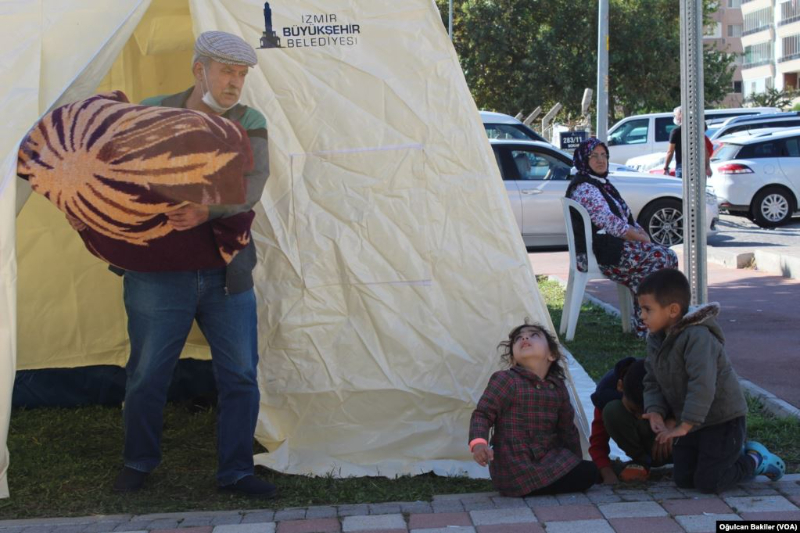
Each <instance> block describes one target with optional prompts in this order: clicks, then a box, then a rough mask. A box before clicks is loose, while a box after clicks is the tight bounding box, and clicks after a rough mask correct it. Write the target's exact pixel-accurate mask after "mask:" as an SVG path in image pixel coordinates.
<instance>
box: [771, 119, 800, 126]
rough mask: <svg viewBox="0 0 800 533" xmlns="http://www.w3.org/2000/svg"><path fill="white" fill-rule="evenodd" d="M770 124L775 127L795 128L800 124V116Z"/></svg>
mask: <svg viewBox="0 0 800 533" xmlns="http://www.w3.org/2000/svg"><path fill="white" fill-rule="evenodd" d="M770 126H772V127H774V128H793V127H795V126H800V118H793V119H789V120H781V121H779V122H778V123H776V124H770Z"/></svg>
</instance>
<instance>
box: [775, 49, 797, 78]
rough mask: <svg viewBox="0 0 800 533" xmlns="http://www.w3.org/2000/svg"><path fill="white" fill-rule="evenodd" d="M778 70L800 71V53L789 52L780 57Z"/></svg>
mask: <svg viewBox="0 0 800 533" xmlns="http://www.w3.org/2000/svg"><path fill="white" fill-rule="evenodd" d="M778 72H779V73H781V74H789V73H797V72H800V53H795V54H788V55H785V56H782V57H780V58H778Z"/></svg>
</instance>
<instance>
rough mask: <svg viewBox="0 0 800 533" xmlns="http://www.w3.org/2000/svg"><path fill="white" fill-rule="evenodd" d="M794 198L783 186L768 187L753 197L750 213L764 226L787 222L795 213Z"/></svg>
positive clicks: (754, 219) (769, 226) (771, 226)
mask: <svg viewBox="0 0 800 533" xmlns="http://www.w3.org/2000/svg"><path fill="white" fill-rule="evenodd" d="M794 210H795V208H794V198H792V195H791V194H790V193H789V192H788V191H787V190H786V189H784V188H782V187H767V188H766V189H762V190H760V191H758V194H756V195H755V196H754V197H753V203H752V205H751V206H750V213H751V214H752V216H753V222H755V223H756V224H758V225H759V226H761V227H762V228H774V227H776V226H780V225H782V224H786V223H787V222H788V221H789V219H791V218H792V213H794Z"/></svg>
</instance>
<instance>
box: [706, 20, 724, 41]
mask: <svg viewBox="0 0 800 533" xmlns="http://www.w3.org/2000/svg"><path fill="white" fill-rule="evenodd" d="M703 37H706V38H708V39H719V38H720V37H722V23H721V22H712V23H711V24H709V25H708V26H706V27H705V28H703Z"/></svg>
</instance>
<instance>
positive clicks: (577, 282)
mask: <svg viewBox="0 0 800 533" xmlns="http://www.w3.org/2000/svg"><path fill="white" fill-rule="evenodd" d="M561 204H562V206H563V208H564V222H565V223H566V225H567V241H568V243H569V280H568V281H567V294H566V296H565V298H564V312H563V313H562V314H561V326H560V327H559V331H558V332H559V334H560V335H564V333H566V337H565V340H568V341H571V340H572V339H574V338H575V328H576V327H577V326H578V315H579V314H580V312H581V304H582V303H583V295H584V292H585V291H586V283H587V282H588V281H589V280H592V279H609V278H607V277H606V276H604V275H603V273H602V272H601V271H600V267H599V266H597V259H596V258H595V256H594V253H592V221H591V219H590V218H589V212H588V211H586V208H585V207H583V206H582V205H581V204H579V203H578V202H576V201H575V200H570V199H569V198H562V199H561ZM570 209H574V210H575V212H577V213H578V214H579V215H580V216H581V218H582V219H583V230H584V240H585V242H586V259H587V271H586V272H581V271H580V270H578V261H577V257H576V255H577V250H576V248H575V233H574V231H573V229H572V217H571V216H570ZM617 292H618V294H619V313H620V318H622V331H624V332H625V333H627V332H629V331H631V313H632V311H633V296H632V295H631V291H630V289H629V288H628V287H626V286H625V285H623V284H621V283H617Z"/></svg>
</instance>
